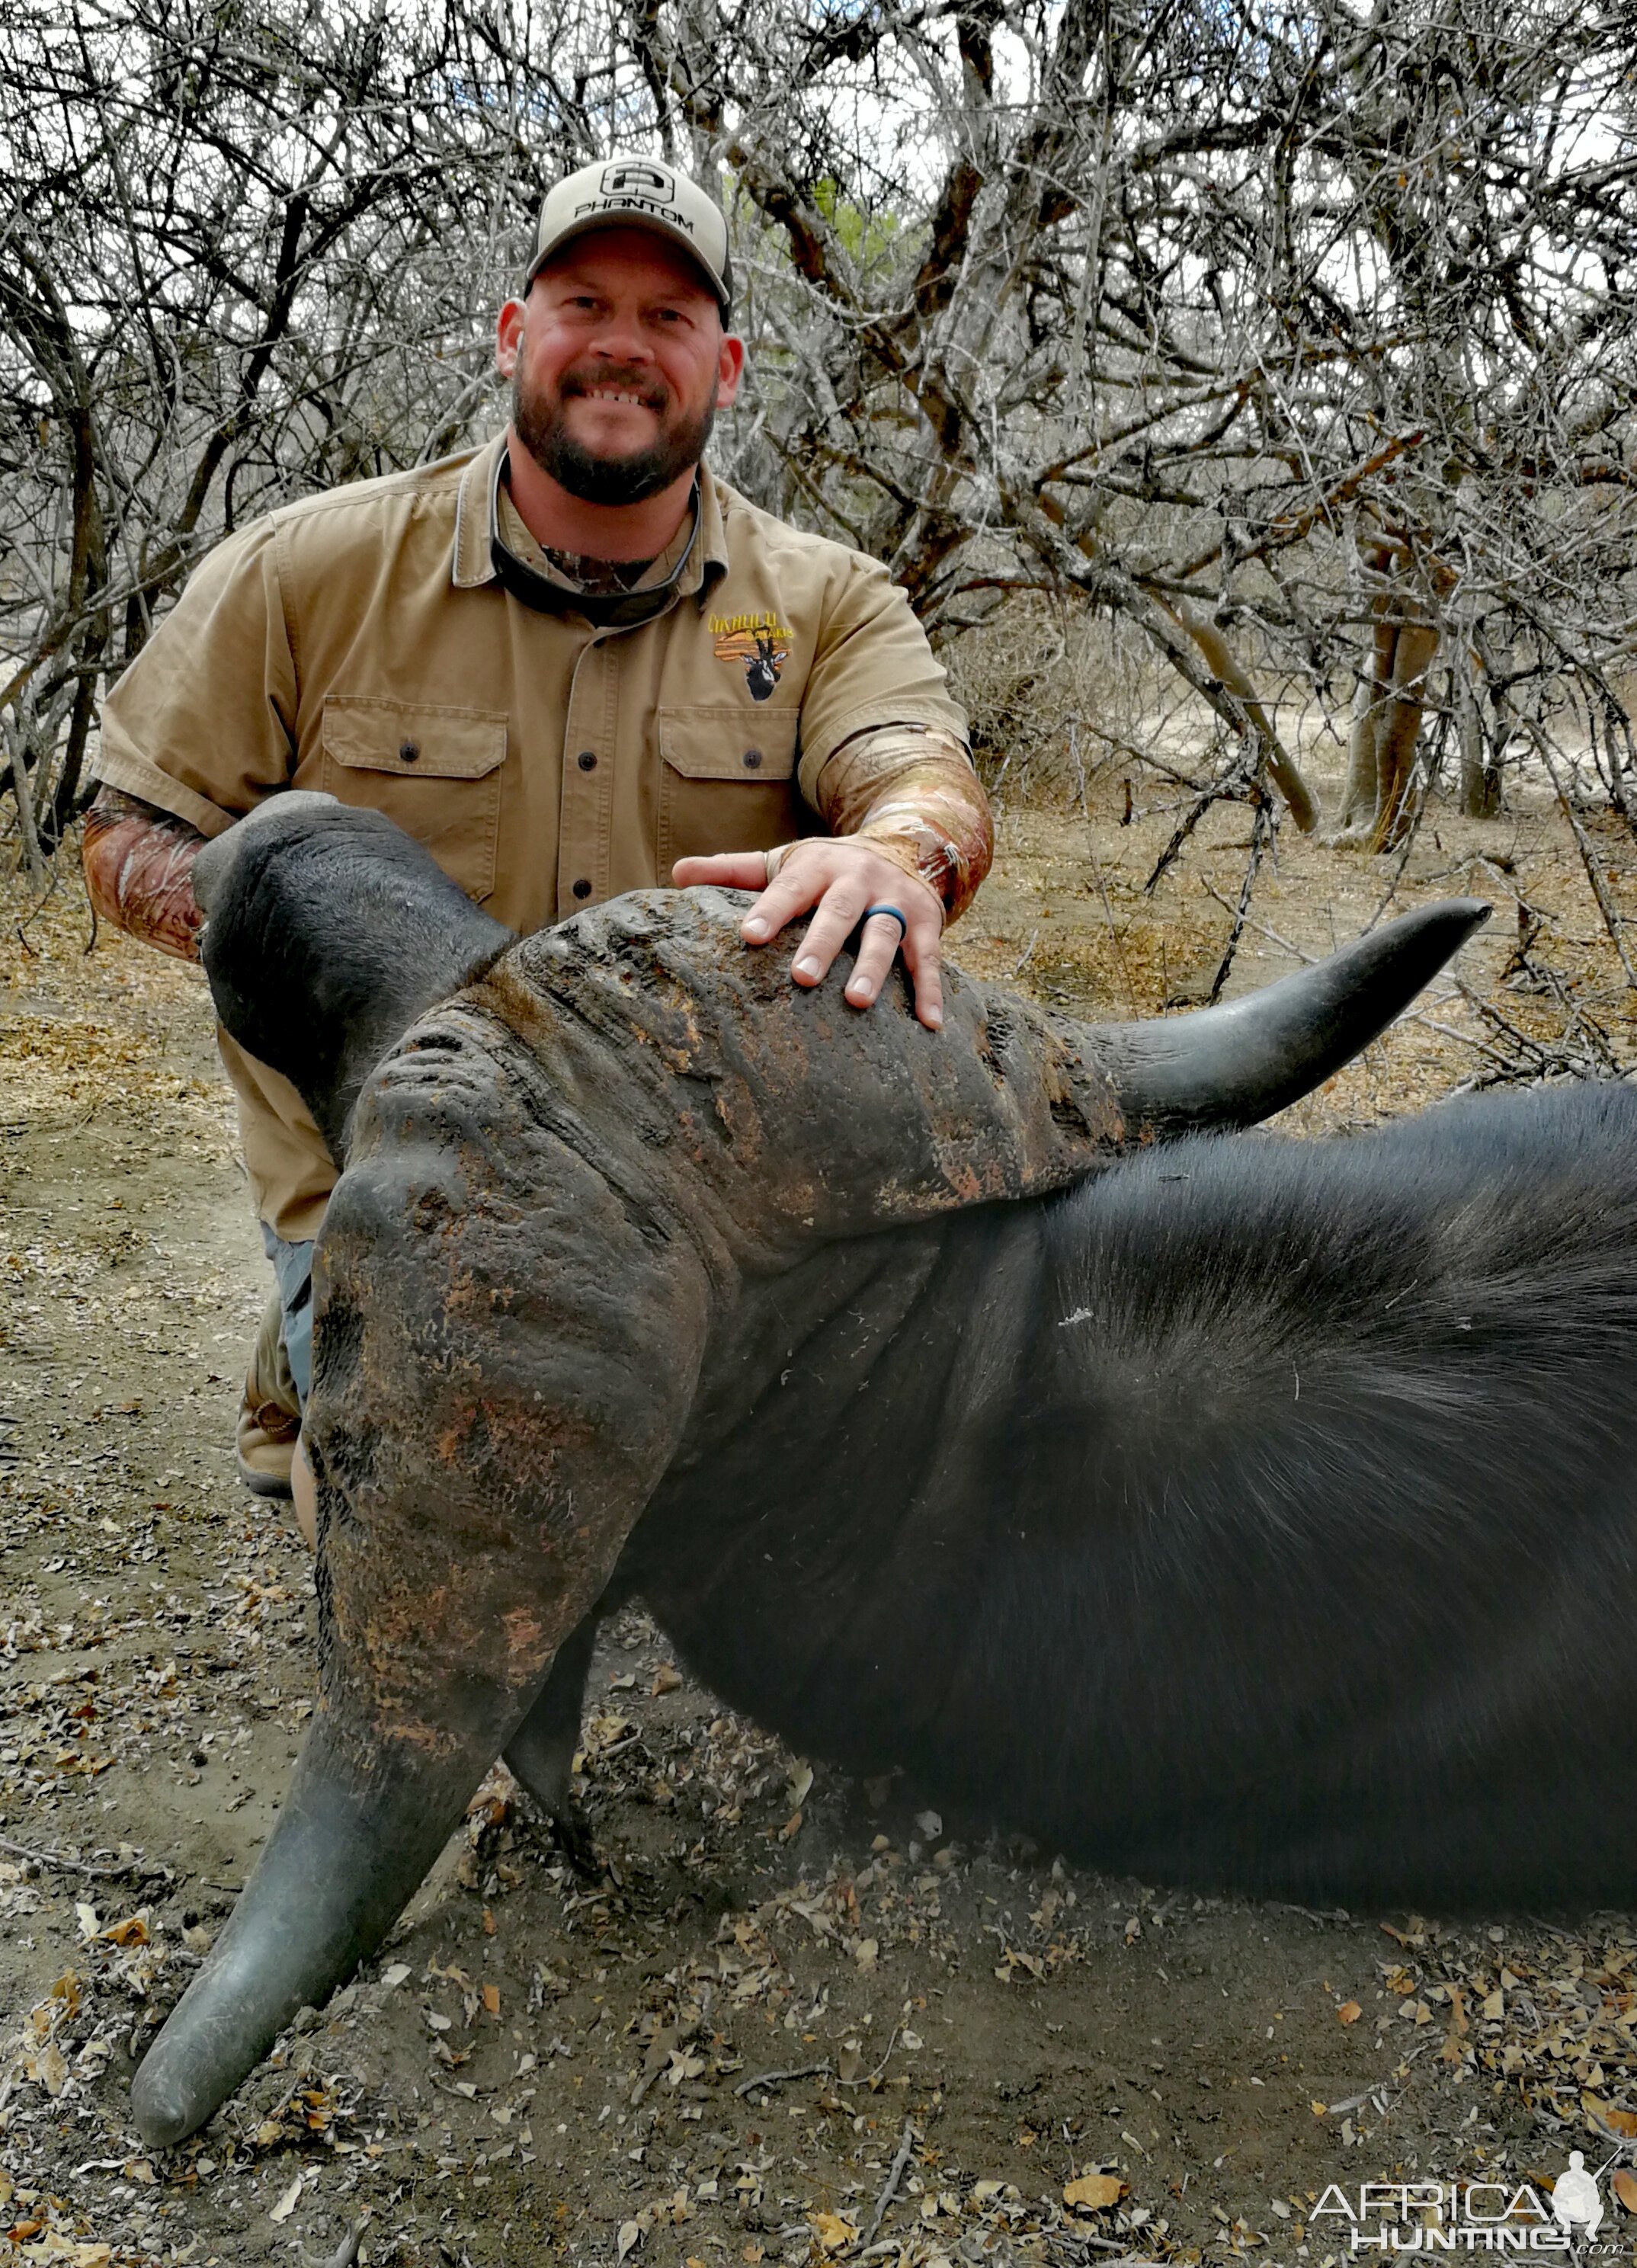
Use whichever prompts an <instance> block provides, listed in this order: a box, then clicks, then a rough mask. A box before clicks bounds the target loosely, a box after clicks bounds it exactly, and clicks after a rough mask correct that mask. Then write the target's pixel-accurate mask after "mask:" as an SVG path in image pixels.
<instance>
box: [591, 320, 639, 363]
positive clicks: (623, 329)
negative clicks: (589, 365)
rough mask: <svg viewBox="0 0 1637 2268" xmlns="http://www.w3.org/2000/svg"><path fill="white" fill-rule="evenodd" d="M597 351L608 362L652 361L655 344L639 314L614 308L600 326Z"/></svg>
mask: <svg viewBox="0 0 1637 2268" xmlns="http://www.w3.org/2000/svg"><path fill="white" fill-rule="evenodd" d="M594 350H595V351H596V352H597V353H598V354H600V355H601V356H602V357H603V358H604V360H605V361H608V362H652V361H653V342H651V340H650V339H649V338H648V336H647V335H646V333H645V331H644V329H643V327H642V324H641V322H640V320H638V317H637V315H636V314H635V313H627V312H624V311H623V310H621V309H619V308H615V309H613V310H612V311H611V312H610V313H609V314H608V317H607V319H606V320H605V321H604V322H603V323H602V324H601V327H600V328H599V330H598V332H597V336H596V339H595V341H594Z"/></svg>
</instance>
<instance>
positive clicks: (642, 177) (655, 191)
mask: <svg viewBox="0 0 1637 2268" xmlns="http://www.w3.org/2000/svg"><path fill="white" fill-rule="evenodd" d="M599 186H600V188H601V192H602V195H604V196H605V197H645V198H646V197H654V198H659V199H661V200H662V201H663V202H664V203H667V204H669V203H670V202H671V200H672V198H673V197H674V196H675V193H676V191H675V180H674V177H673V176H672V175H671V174H670V173H667V172H666V171H665V169H664V167H663V166H649V165H644V164H642V163H640V162H639V161H637V160H634V159H631V158H622V159H621V160H620V161H619V162H618V163H617V164H616V165H612V166H604V167H603V169H602V180H601V183H600V184H599Z"/></svg>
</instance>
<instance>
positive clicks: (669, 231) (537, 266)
mask: <svg viewBox="0 0 1637 2268" xmlns="http://www.w3.org/2000/svg"><path fill="white" fill-rule="evenodd" d="M604 228H640V229H643V230H645V232H647V234H648V235H650V236H662V237H665V238H667V239H668V240H669V242H671V243H672V244H675V245H679V246H680V247H682V250H683V251H684V252H685V253H686V254H688V256H689V259H690V260H691V261H693V264H694V266H695V267H696V268H697V269H698V271H699V273H700V275H701V276H702V277H703V278H704V286H705V289H706V291H709V293H710V294H711V297H712V298H713V299H714V300H715V301H716V304H717V306H718V307H719V309H720V310H721V312H722V313H723V314H724V315H726V313H728V311H729V309H730V308H731V307H732V306H733V294H732V292H731V291H729V290H728V287H727V285H726V284H724V283H723V282H722V281H721V279H720V278H719V276H712V273H711V271H710V269H708V268H707V267H706V266H705V264H704V261H703V260H702V259H701V258H700V256H699V247H698V246H697V244H696V243H695V242H694V240H693V239H692V237H690V236H689V234H688V232H687V231H686V230H685V229H680V228H677V227H676V226H675V225H674V224H673V223H671V222H670V221H667V220H661V219H660V218H659V217H658V216H657V215H655V214H653V213H645V212H606V213H597V214H594V216H593V217H592V218H591V219H589V220H582V221H576V222H575V223H574V224H573V225H572V226H571V227H569V228H565V229H561V230H559V231H558V232H557V235H556V236H554V237H553V238H552V239H551V241H550V243H549V244H544V245H542V247H540V249H539V251H538V252H536V253H535V256H534V258H533V259H532V260H531V261H529V263H528V266H527V268H526V269H524V271H523V288H524V290H525V291H527V289H528V286H529V285H530V284H532V283H533V282H534V280H535V276H538V275H539V273H540V271H541V269H542V268H543V267H544V266H545V265H546V262H547V261H549V260H552V259H555V258H556V256H557V254H558V253H559V252H561V251H562V249H563V247H564V245H565V244H572V243H573V241H574V239H575V238H576V237H580V236H592V235H594V234H595V233H596V232H597V231H598V230H599V229H604Z"/></svg>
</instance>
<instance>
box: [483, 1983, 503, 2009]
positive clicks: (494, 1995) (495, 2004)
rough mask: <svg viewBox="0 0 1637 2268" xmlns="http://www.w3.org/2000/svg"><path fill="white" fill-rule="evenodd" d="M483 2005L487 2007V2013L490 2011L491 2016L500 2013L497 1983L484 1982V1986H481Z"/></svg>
mask: <svg viewBox="0 0 1637 2268" xmlns="http://www.w3.org/2000/svg"><path fill="white" fill-rule="evenodd" d="M483 2006H484V2007H485V2008H487V2009H488V2011H489V2013H490V2015H491V2016H498V2015H499V2014H500V1987H499V1986H498V1985H484V1987H483Z"/></svg>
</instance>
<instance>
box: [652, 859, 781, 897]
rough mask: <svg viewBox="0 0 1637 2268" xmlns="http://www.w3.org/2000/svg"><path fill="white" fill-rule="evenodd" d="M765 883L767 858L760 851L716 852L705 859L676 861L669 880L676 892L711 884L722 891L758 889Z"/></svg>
mask: <svg viewBox="0 0 1637 2268" xmlns="http://www.w3.org/2000/svg"><path fill="white" fill-rule="evenodd" d="M671 880H672V883H673V884H674V885H675V887H676V888H677V889H679V890H695V889H697V888H698V887H700V885H701V884H702V883H705V882H714V883H715V884H716V886H717V887H718V888H719V889H723V890H759V889H760V888H761V887H762V886H763V883H764V882H765V881H766V880H767V859H766V858H765V857H764V856H763V853H762V852H761V851H717V852H715V853H714V854H713V855H712V857H711V858H679V859H678V860H677V861H676V864H675V865H674V866H673V867H672V869H671Z"/></svg>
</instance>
